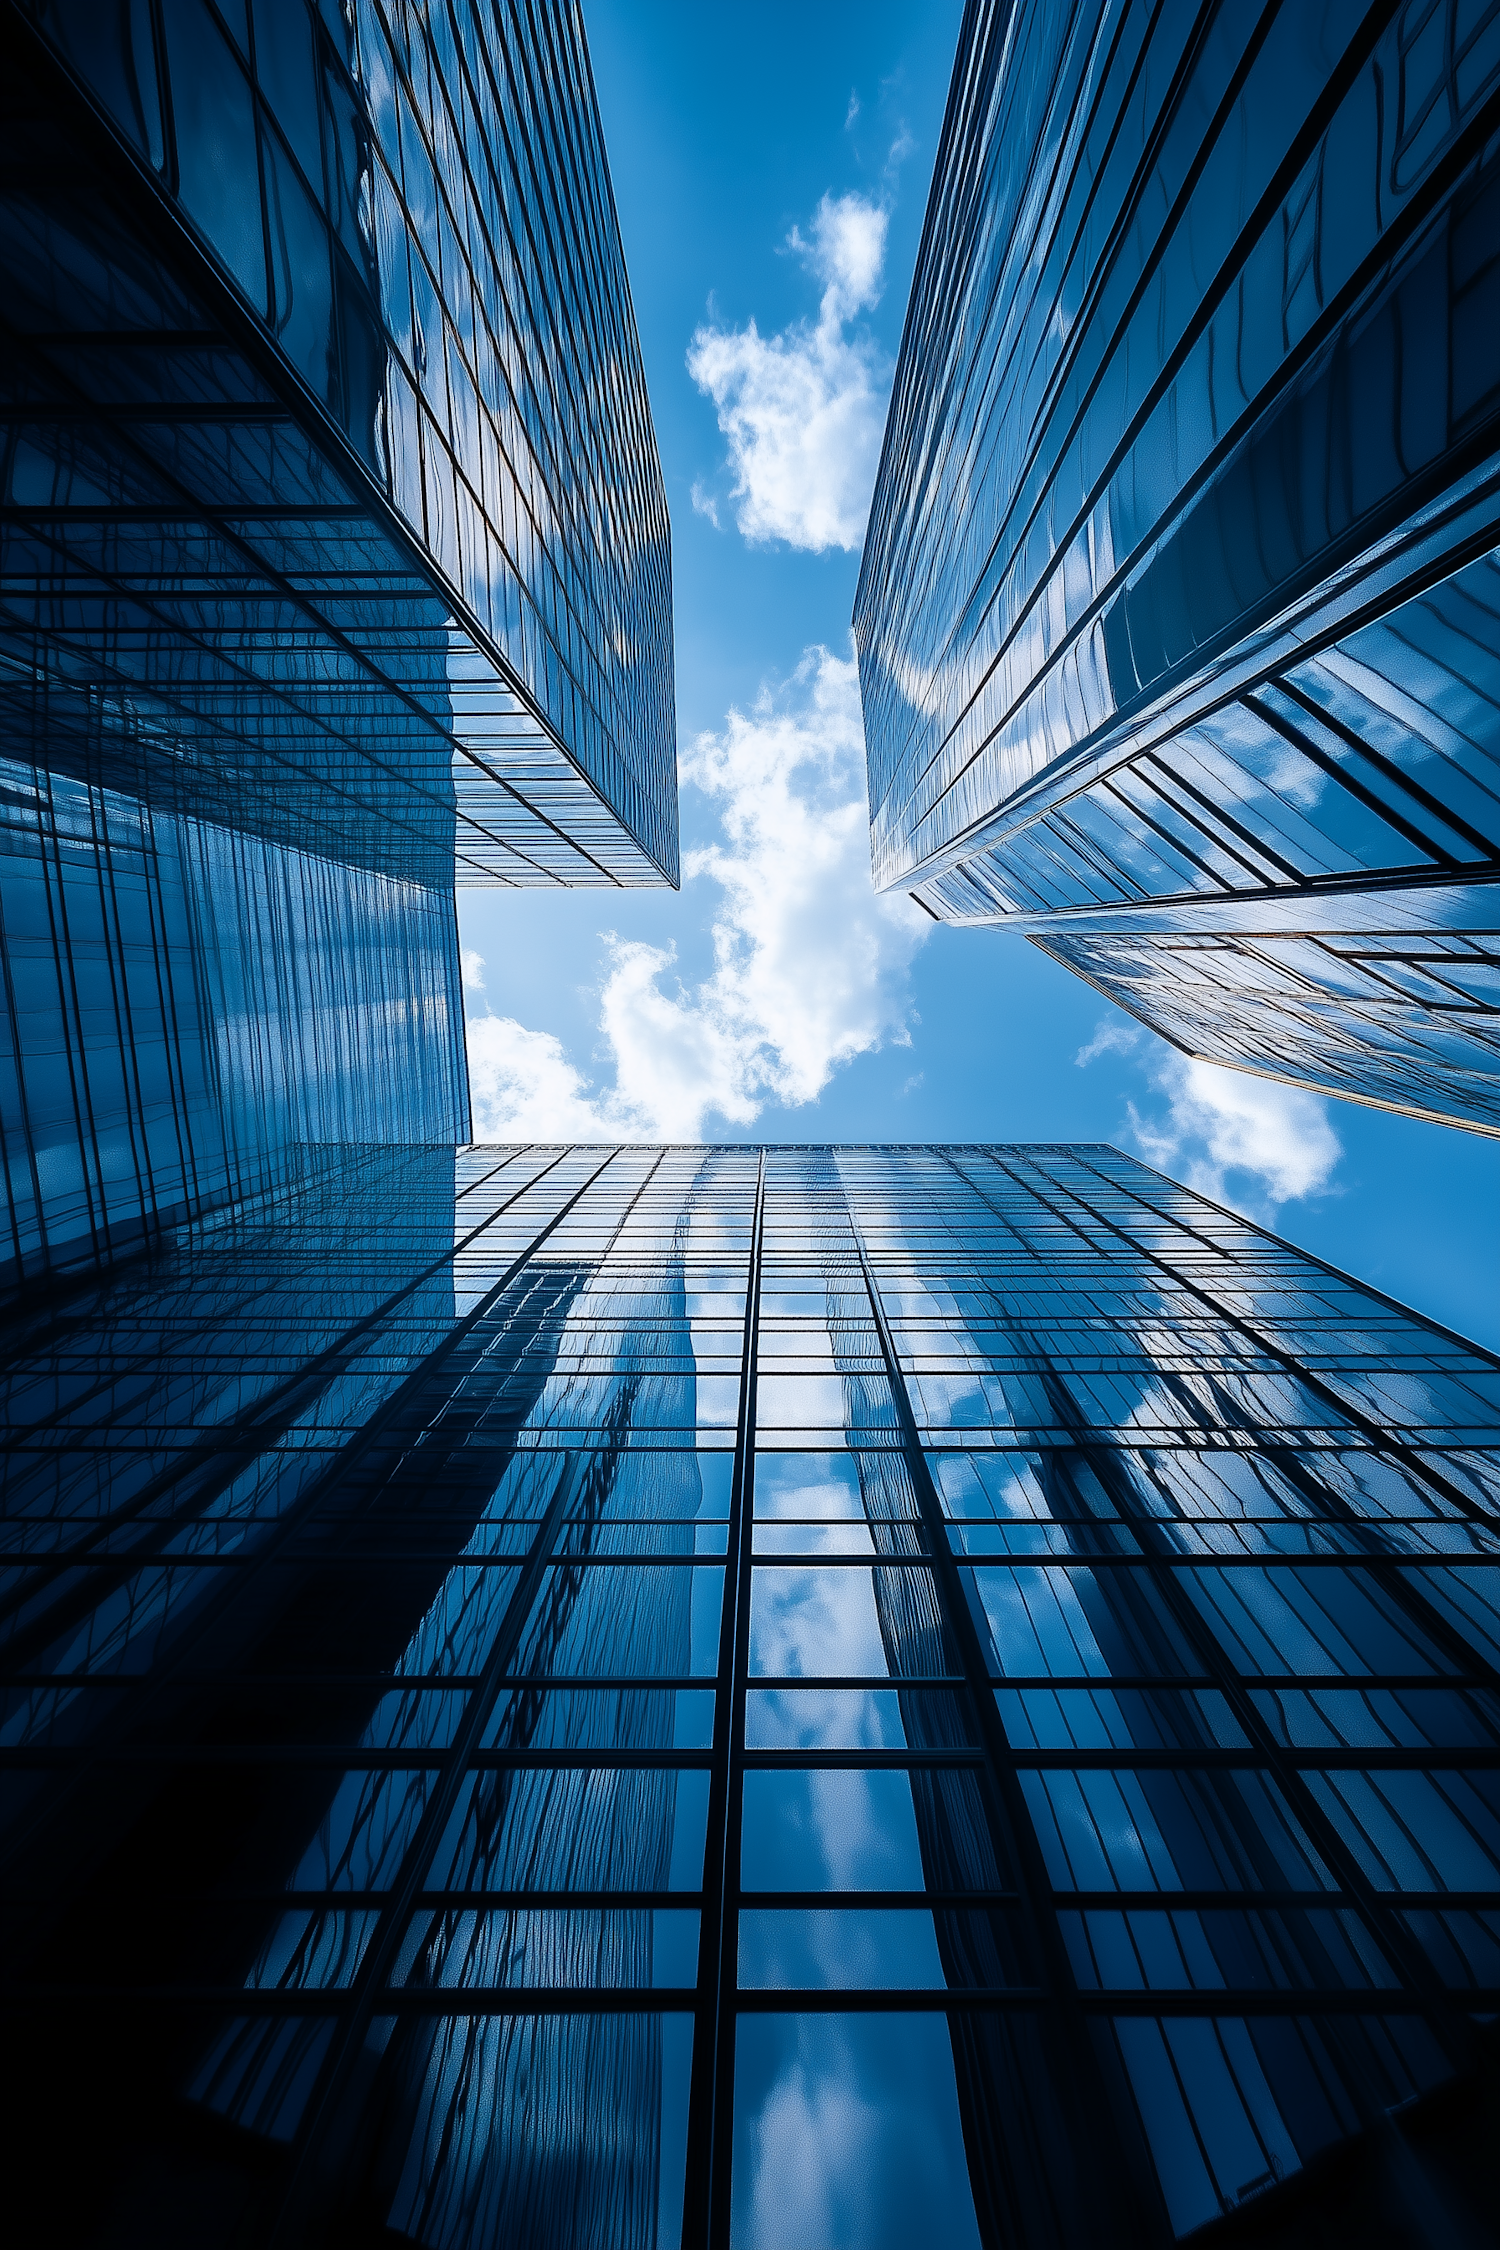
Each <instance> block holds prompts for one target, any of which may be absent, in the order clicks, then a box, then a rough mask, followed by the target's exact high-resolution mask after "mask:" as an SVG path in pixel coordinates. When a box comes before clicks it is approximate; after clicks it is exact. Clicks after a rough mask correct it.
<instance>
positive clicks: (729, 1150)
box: [0, 1147, 1500, 2250]
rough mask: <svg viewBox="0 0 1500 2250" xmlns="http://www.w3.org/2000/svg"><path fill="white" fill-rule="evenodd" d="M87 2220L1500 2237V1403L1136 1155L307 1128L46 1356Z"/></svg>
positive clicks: (22, 1686) (45, 1906)
mask: <svg viewBox="0 0 1500 2250" xmlns="http://www.w3.org/2000/svg"><path fill="white" fill-rule="evenodd" d="M5 1341H6V1345H7V1361H8V1364H9V1367H10V1370H11V1372H10V1375H9V1377H8V1380H7V1384H6V1389H5V1394H4V1400H3V1411H4V1414H5V1421H6V1428H7V1432H8V1444H7V1479H6V1486H7V1489H6V1501H7V1506H6V1517H7V1525H8V1536H9V1542H10V1560H9V1562H8V1565H7V1569H6V1572H5V1574H4V1579H3V1583H0V1617H3V1635H4V1639H3V1647H4V1651H5V1662H4V1671H5V1678H6V1683H7V1684H6V1690H5V1693H6V1703H5V1715H4V1720H3V1731H0V1788H3V1802H4V1807H5V1822H4V1830H3V1838H0V1866H3V1879H4V1885H5V1898H6V1915H7V1928H8V1931H9V1944H8V1946H7V1948H6V1960H7V1967H6V1976H5V1982H4V1985H3V1987H0V2007H3V2010H4V2014H5V2019H6V2024H7V2036H6V2038H5V2040H4V2042H3V2048H4V2054H5V2059H6V2066H7V2069H8V2071H9V2072H10V2074H11V2084H10V2085H9V2086H8V2087H7V2089H6V2093H5V2103H6V2116H7V2118H8V2120H9V2123H10V2130H11V2133H12V2135H13V2136H14V2142H15V2146H16V2147H17V2148H18V2149H19V2150H21V2151H23V2152H24V2162H25V2168H26V2169H27V2170H28V2172H29V2173H30V2175H31V2176H32V2177H33V2178H34V2179H35V2181H36V2182H37V2183H38V2186H39V2188H40V2189H41V2191H42V2192H43V2193H44V2194H45V2198H46V2212H47V2219H48V2232H47V2240H48V2242H49V2243H56V2244H58V2245H73V2244H79V2245H82V2244H88V2245H91V2246H95V2250H124V2246H125V2245H126V2244H135V2243H138V2242H141V2241H150V2242H151V2243H152V2245H153V2250H176V2246H177V2245H179V2244H181V2245H183V2246H184V2250H188V2246H191V2250H202V2246H203V2245H205V2244H207V2243H213V2242H219V2241H232V2242H234V2243H236V2244H239V2245H243V2246H244V2250H261V2246H262V2245H267V2246H269V2245H274V2246H275V2250H314V2246H317V2250H324V2246H326V2250H335V2246H337V2245H342V2244H348V2243H357V2244H371V2245H373V2244H376V2243H385V2244H390V2243H395V2242H406V2241H410V2242H415V2243H422V2244H425V2245H428V2246H429V2250H450V2246H451V2250H510V2246H511V2245H519V2244H525V2245H526V2246H527V2250H552V2246H554V2245H555V2246H556V2250H580V2246H583V2250H630V2246H633V2245H636V2244H639V2245H641V2246H642V2250H646V2246H648V2245H649V2246H653V2250H670V2246H672V2245H676V2244H678V2243H679V2242H682V2243H686V2244H690V2245H694V2246H698V2245H705V2244H711V2245H713V2246H714V2250H722V2246H725V2245H731V2244H732V2245H733V2246H734V2250H772V2246H773V2245H784V2244H788V2243H795V2244H796V2245H797V2250H836V2246H844V2245H850V2244H858V2245H860V2250H911V2246H912V2245H913V2244H916V2243H929V2242H941V2243H943V2244H944V2245H948V2244H952V2245H955V2246H960V2245H982V2246H983V2250H1115V2246H1118V2250H1168V2246H1169V2245H1170V2244H1171V2243H1172V2242H1173V2241H1174V2240H1178V2239H1181V2238H1183V2237H1191V2238H1192V2240H1193V2241H1194V2243H1196V2244H1198V2245H1199V2246H1200V2250H1220V2246H1222V2250H1250V2246H1252V2245H1253V2246H1257V2250H1272V2246H1275V2250H1304V2246H1309V2250H1310V2246H1312V2245H1317V2246H1318V2250H1371V2246H1375V2250H1396V2246H1397V2245H1408V2244H1410V2243H1411V2242H1413V2241H1420V2240H1422V2239H1423V2238H1424V2230H1425V2238H1426V2240H1428V2241H1429V2242H1431V2243H1433V2244H1436V2243H1439V2242H1441V2243H1443V2244H1448V2243H1453V2244H1473V2245H1478V2244H1483V2243H1489V2242H1492V2241H1493V2240H1494V2232H1493V2227H1494V2217H1495V2205H1494V2194H1493V2154H1494V2152H1493V2135H1492V2134H1491V2133H1490V2132H1489V2130H1488V2128H1487V2126H1486V2123H1485V2104H1486V2102H1492V2100H1493V2090H1494V2084H1495V2057H1494V2052H1493V2042H1494V2019H1495V2016H1496V2013H1497V2010H1500V1575H1497V1554H1500V1368H1497V1366H1496V1363H1495V1362H1494V1361H1493V1360H1492V1359H1490V1358H1489V1357H1488V1356H1487V1355H1485V1354H1483V1353H1481V1352H1479V1351H1477V1350H1476V1349H1474V1348H1473V1347H1472V1346H1468V1345H1466V1344H1464V1343H1463V1342H1462V1341H1460V1340H1459V1339H1457V1338H1455V1337H1452V1336H1449V1335H1446V1334H1444V1333H1443V1332H1442V1331H1441V1330H1438V1329H1435V1328H1433V1327H1431V1326H1429V1325H1427V1324H1426V1323H1424V1322H1422V1321H1420V1320H1419V1319H1417V1318H1415V1317H1414V1316H1413V1315H1412V1314H1410V1313H1407V1312H1405V1311H1404V1310H1403V1309H1402V1308H1400V1307H1399V1306H1396V1305H1393V1304H1391V1303H1390V1302H1389V1301H1388V1300H1386V1299H1383V1298H1381V1297H1379V1296H1377V1295H1375V1294H1373V1293H1372V1292H1370V1291H1367V1290H1364V1289H1362V1288H1360V1287H1359V1286H1358V1285H1357V1284H1356V1283H1354V1282H1352V1281H1349V1280H1348V1279H1346V1278H1345V1277H1344V1276H1342V1275H1340V1274H1337V1273H1334V1272H1332V1271H1330V1270H1329V1269H1328V1268H1326V1267H1324V1266H1320V1265H1319V1264H1317V1263H1316V1262H1315V1261H1314V1260H1312V1259H1309V1258H1307V1257H1305V1256H1303V1255H1301V1254H1300V1253H1299V1252H1297V1251H1295V1250H1292V1249H1290V1248H1289V1247H1288V1246H1287V1245H1286V1244H1284V1243H1281V1242H1278V1241H1276V1240H1275V1239H1274V1238H1273V1237H1270V1236H1268V1235H1266V1234H1264V1233H1262V1232H1260V1231H1259V1230H1258V1229H1257V1228H1255V1227H1253V1226H1251V1225H1249V1224H1247V1223H1246V1222H1245V1221H1243V1220H1241V1219H1238V1218H1235V1217H1233V1216H1231V1215H1230V1214H1229V1213H1227V1212H1225V1211H1222V1210H1220V1209H1218V1208H1216V1207H1215V1206H1214V1205H1213V1204H1211V1203H1207V1202H1205V1201H1204V1200H1203V1199H1202V1198H1200V1197H1198V1196H1195V1195H1192V1194H1190V1193H1188V1192H1187V1191H1186V1190H1184V1189H1182V1188H1178V1187H1174V1186H1173V1185H1172V1183H1171V1182H1170V1181H1167V1180H1164V1179H1162V1178H1161V1177H1160V1175H1158V1174H1156V1173H1153V1172H1150V1171H1148V1170H1147V1169H1146V1168H1145V1167H1144V1166H1142V1165H1140V1164H1138V1163H1136V1162H1134V1161H1132V1160H1130V1159H1128V1158H1126V1157H1122V1156H1120V1155H1119V1154H1118V1153H1116V1152H1115V1151H1113V1150H1111V1149H1107V1148H1100V1147H1031V1148H1005V1147H950V1148H869V1147H859V1148H828V1147H822V1148H820V1147H810V1148H764V1149H757V1148H754V1147H719V1148H696V1147H674V1148H665V1149H663V1148H608V1147H590V1148H583V1147H580V1148H562V1147H554V1148H535V1147H532V1148H523V1149H501V1148H491V1149H486V1148H471V1149H463V1150H460V1151H458V1152H457V1154H456V1156H455V1155H454V1153H452V1152H446V1151H438V1150H431V1149H421V1150H415V1149H392V1150H384V1151H362V1152H340V1151H332V1152H325V1153H324V1154H323V1155H322V1156H321V1157H320V1158H319V1160H318V1162H317V1164H316V1165H313V1164H309V1166H308V1168H307V1169H306V1170H305V1172H304V1174H303V1176H302V1177H301V1179H300V1180H299V1181H298V1182H297V1183H296V1184H295V1186H294V1187H293V1188H292V1189H290V1190H283V1191H281V1192H280V1193H279V1194H277V1195H273V1196H265V1197H261V1198H259V1199H247V1200H246V1201H244V1202H243V1203H241V1204H239V1205H237V1206H235V1207H234V1208H233V1209H232V1210H226V1211H221V1212H218V1213H215V1214H213V1215H211V1216H210V1217H208V1218H206V1219H203V1220H200V1221H199V1222H197V1223H196V1224H194V1225H191V1226H188V1227H185V1228H183V1229H181V1230H179V1231H178V1232H177V1234H176V1235H175V1236H174V1237H173V1239H172V1240H171V1242H170V1243H169V1244H166V1245H164V1246H163V1247H162V1248H161V1249H160V1250H158V1251H157V1252H155V1253H154V1254H152V1255H151V1256H150V1257H148V1258H143V1259H141V1260H138V1261H136V1262H135V1263H134V1265H133V1266H132V1267H131V1268H130V1269H129V1270H128V1271H122V1272H121V1273H120V1274H119V1275H118V1276H116V1277H115V1278H113V1279H112V1280H111V1281H109V1282H108V1283H107V1284H106V1285H104V1286H102V1287H101V1288H100V1289H99V1290H98V1291H97V1293H96V1294H94V1295H92V1296H88V1297H83V1296H75V1298H74V1301H73V1302H72V1304H71V1305H70V1307H69V1317H68V1319H67V1320H66V1321H65V1322H57V1321H54V1320H52V1319H50V1318H49V1317H47V1316H46V1315H45V1314H39V1315H36V1316H33V1317H32V1318H31V1319H30V1320H28V1321H22V1322H19V1323H15V1324H13V1325H12V1326H11V1328H10V1329H9V1330H8V1331H7V1334H6V1339H5Z"/></svg>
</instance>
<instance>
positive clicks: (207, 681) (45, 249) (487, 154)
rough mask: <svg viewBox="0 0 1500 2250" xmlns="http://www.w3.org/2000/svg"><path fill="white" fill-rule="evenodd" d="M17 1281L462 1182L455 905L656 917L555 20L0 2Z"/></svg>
mask: <svg viewBox="0 0 1500 2250" xmlns="http://www.w3.org/2000/svg"><path fill="white" fill-rule="evenodd" d="M0 42H3V45H0V57H3V70H0V135H3V146H4V150H5V163H4V170H3V187H0V197H3V201H0V321H3V324H4V342H5V350H4V362H5V365H4V375H3V383H4V393H3V399H4V416H3V423H0V432H3V434H0V511H3V515H0V529H3V537H4V557H3V583H0V765H3V777H0V778H3V824H0V837H3V845H4V853H5V859H4V882H3V893H0V938H3V955H4V963H3V965H4V990H3V1006H0V1025H3V1029H0V1072H3V1081H4V1090H3V1104H4V1120H5V1136H6V1150H5V1153H6V1160H7V1179H8V1209H7V1217H8V1222H9V1224H8V1233H9V1241H8V1242H7V1243H6V1244H5V1246H4V1248H3V1250H0V1263H3V1264H5V1265H6V1266H7V1267H8V1268H9V1271H10V1272H11V1274H12V1275H13V1276H14V1275H20V1276H35V1275H37V1274H39V1273H52V1274H57V1273H61V1272H66V1271H68V1270H70V1269H76V1268H79V1267H80V1266H82V1267H87V1266H88V1265H89V1264H90V1263H92V1262H95V1261H97V1260H98V1259H99V1258H101V1257H105V1256H109V1255H113V1254H115V1253H118V1252H119V1251H120V1250H122V1249H128V1248H131V1247H133V1246H135V1245H137V1244H139V1243H140V1242H141V1241H142V1240H143V1239H149V1238H150V1237H151V1236H152V1235H153V1233H154V1232H155V1231H157V1230H159V1228H160V1227H161V1226H162V1225H163V1224H169V1223H172V1222H175V1221H176V1220H178V1219H180V1218H182V1217H183V1216H184V1215H185V1214H187V1213H190V1212H193V1211H199V1210H202V1209H205V1208H207V1207H208V1206H209V1205H211V1204H212V1203H213V1202H215V1201H216V1200H219V1199H223V1198H226V1197H228V1198H233V1197H235V1196H238V1195H241V1194H243V1193H244V1192H246V1191H247V1190H248V1189H250V1188H252V1187H253V1186H254V1185H255V1184H256V1183H257V1182H261V1181H264V1180H266V1179H268V1178H271V1177H273V1176H274V1175H275V1173H276V1171H277V1170H278V1168H279V1167H281V1166H283V1165H284V1164H289V1163H292V1162H293V1159H292V1158H291V1156H290V1155H289V1153H288V1152H289V1151H291V1150H292V1149H293V1148H295V1147H296V1146H298V1145H301V1144H317V1143H333V1142H351V1143H353V1142H376V1143H391V1142H400V1141H410V1142H414V1143H421V1142H433V1143H445V1144H447V1145H448V1146H451V1145H452V1144H453V1143H454V1141H455V1140H457V1139H462V1138H463V1137H464V1136H465V1135H466V1134H467V1132H468V1129H469V1127H468V1095H467V1085H466V1077H465V1070H464V1053H463V1028H462V1005H461V995H460V989H459V975H458V957H457V944H456V935H455V929H454V885H455V879H456V880H457V881H458V882H459V883H470V882H481V883H503V884H545V885H556V884H560V883H561V884H580V883H584V884H600V885H607V886H618V885H622V884H638V883H661V882H667V883H675V881H676V880H677V872H678V861H677V812H676V771H675V747H674V733H673V718H672V647H671V588H670V549H669V535H668V527H667V517H666V507H665V500H664V496H663V490H662V483H661V475H660V469H659V466H658V462H657V456H656V446H655V440H654V437H653V434H652V429H651V421H650V414H649V409H648V406H647V402H646V396H645V387H644V380H643V376H642V370H641V360H640V352H639V348H638V344H637V339H636V333H635V325H634V319H633V315H632V312H631V307H630V299H629V291H628V287H627V282H626V276H625V268H624V262H623V257H622V253H621V247H620V240H619V232H618V227H617V224H616V220H615V214H614V205H613V200H612V196H611V191H610V186H609V179H608V173H607V169H606V165H605V157H604V149H603V142H602V138H601V133H600V127H599V119H598V113H597V106H596V103H595V99H594V93H593V85H592V79H591V77H590V72H589V64H588V57H587V51H586V48H585V45H584V40H583V33H582V28H581V24H580V21H579V17H578V14H577V10H576V9H575V8H574V7H572V6H570V5H567V4H565V0H556V4H553V0H544V4H542V5H538V6H532V5H521V4H520V0H514V4H511V0H499V4H498V5H496V6H494V7H485V8H482V9H481V8H478V7H475V6H472V5H470V4H469V0H444V4H442V5H434V6H433V7H431V8H427V7H419V6H416V5H411V4H408V0H390V4H385V0H347V4H342V0H322V4H321V5H309V4H308V0H253V4H251V0H223V5H222V6H216V5H214V4H212V0H119V4H118V5H115V4H113V0H111V4H109V5H95V4H93V0H0Z"/></svg>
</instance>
